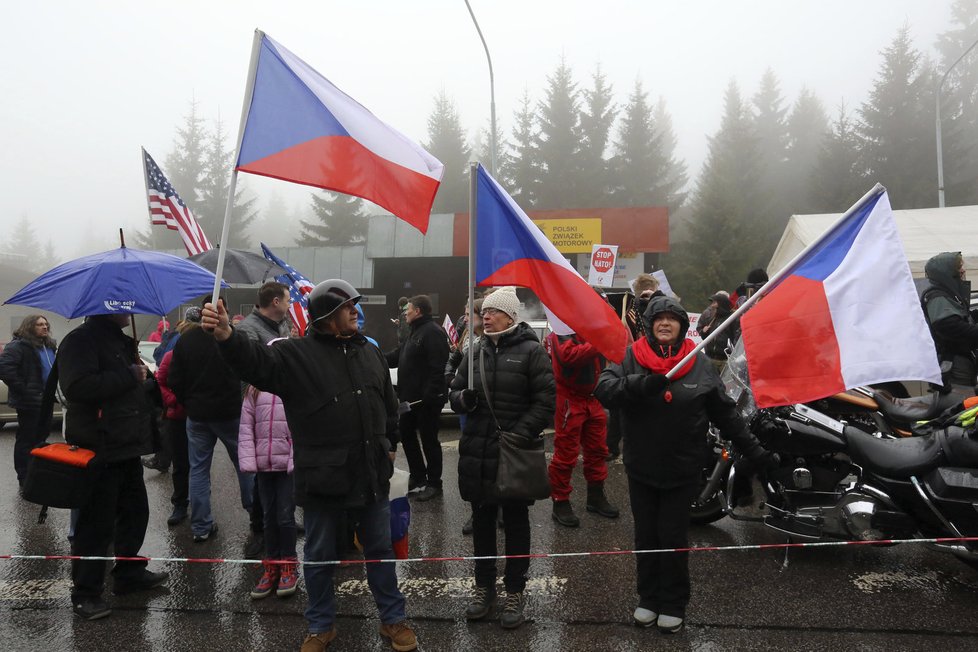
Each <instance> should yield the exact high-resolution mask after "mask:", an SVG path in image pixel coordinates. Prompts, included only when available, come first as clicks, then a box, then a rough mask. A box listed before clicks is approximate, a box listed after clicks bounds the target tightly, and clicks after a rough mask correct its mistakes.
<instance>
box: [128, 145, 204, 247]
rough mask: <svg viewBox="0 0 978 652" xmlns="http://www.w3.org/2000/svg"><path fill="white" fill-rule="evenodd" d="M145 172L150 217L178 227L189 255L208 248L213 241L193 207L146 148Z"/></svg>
mask: <svg viewBox="0 0 978 652" xmlns="http://www.w3.org/2000/svg"><path fill="white" fill-rule="evenodd" d="M143 172H144V175H145V178H146V194H147V196H148V199H149V219H150V221H151V222H152V223H153V224H162V225H164V226H166V228H168V229H171V230H173V231H176V232H178V233H179V234H180V237H181V238H183V245H184V246H185V247H186V248H187V255H189V256H193V255H195V254H199V253H202V252H205V251H207V250H208V249H210V248H211V243H210V242H209V241H208V240H207V236H206V235H205V234H204V230H203V229H202V228H200V224H198V223H197V220H196V219H194V214H193V212H192V211H191V210H190V207H189V206H187V205H186V204H185V203H183V200H182V199H180V195H178V194H177V191H176V190H174V189H173V186H171V185H170V182H169V181H168V180H167V178H166V177H165V176H164V175H163V172H162V170H160V167H159V166H158V165H157V164H156V161H154V160H153V157H152V156H150V155H149V154H148V153H147V152H146V150H145V149H144V150H143Z"/></svg>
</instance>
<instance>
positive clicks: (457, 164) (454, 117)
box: [424, 90, 471, 213]
mask: <svg viewBox="0 0 978 652" xmlns="http://www.w3.org/2000/svg"><path fill="white" fill-rule="evenodd" d="M424 147H425V149H427V150H428V152H430V153H431V155H432V156H434V157H435V158H437V159H438V160H439V161H441V162H442V163H443V164H444V165H445V175H444V176H443V177H442V180H441V186H439V187H438V194H437V195H435V203H434V205H433V206H432V209H431V211H432V212H433V213H464V212H465V211H467V210H468V206H469V184H468V178H469V175H468V164H469V156H470V155H471V150H470V149H469V146H468V145H467V144H466V142H465V131H464V130H463V129H462V123H461V121H460V119H459V115H458V109H456V107H455V102H454V101H452V99H451V98H449V97H448V95H447V94H446V93H445V91H444V90H443V91H442V92H441V93H439V94H438V97H436V98H435V108H434V110H432V112H431V115H430V116H429V117H428V142H427V143H426V144H425V145H424Z"/></svg>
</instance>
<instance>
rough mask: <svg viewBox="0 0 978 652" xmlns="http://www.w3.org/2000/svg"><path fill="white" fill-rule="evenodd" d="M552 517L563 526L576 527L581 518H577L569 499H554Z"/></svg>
mask: <svg viewBox="0 0 978 652" xmlns="http://www.w3.org/2000/svg"><path fill="white" fill-rule="evenodd" d="M553 518H554V520H555V521H557V522H558V523H559V524H561V525H563V526H564V527H577V526H578V525H580V524H581V519H579V518H577V516H576V515H575V514H574V510H573V508H572V507H571V504H570V501H569V500H555V501H554V511H553Z"/></svg>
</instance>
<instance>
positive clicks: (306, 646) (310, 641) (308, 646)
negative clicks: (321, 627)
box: [299, 627, 336, 652]
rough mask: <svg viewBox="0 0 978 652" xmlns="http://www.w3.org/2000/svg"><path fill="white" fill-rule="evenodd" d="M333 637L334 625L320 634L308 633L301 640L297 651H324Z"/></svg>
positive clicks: (334, 635) (334, 632) (334, 633)
mask: <svg viewBox="0 0 978 652" xmlns="http://www.w3.org/2000/svg"><path fill="white" fill-rule="evenodd" d="M334 638H336V628H335V627H334V628H333V629H331V630H329V631H328V632H323V633H321V634H309V635H307V636H306V640H304V641H302V647H300V648H299V652H325V650H326V648H328V647H329V644H330V643H332V642H333V639H334Z"/></svg>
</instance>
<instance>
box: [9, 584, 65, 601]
mask: <svg viewBox="0 0 978 652" xmlns="http://www.w3.org/2000/svg"><path fill="white" fill-rule="evenodd" d="M70 591H71V580H68V579H59V580H21V581H18V582H0V601H5V602H12V601H15V600H60V599H61V598H64V597H67V596H68V594H69V593H70Z"/></svg>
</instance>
